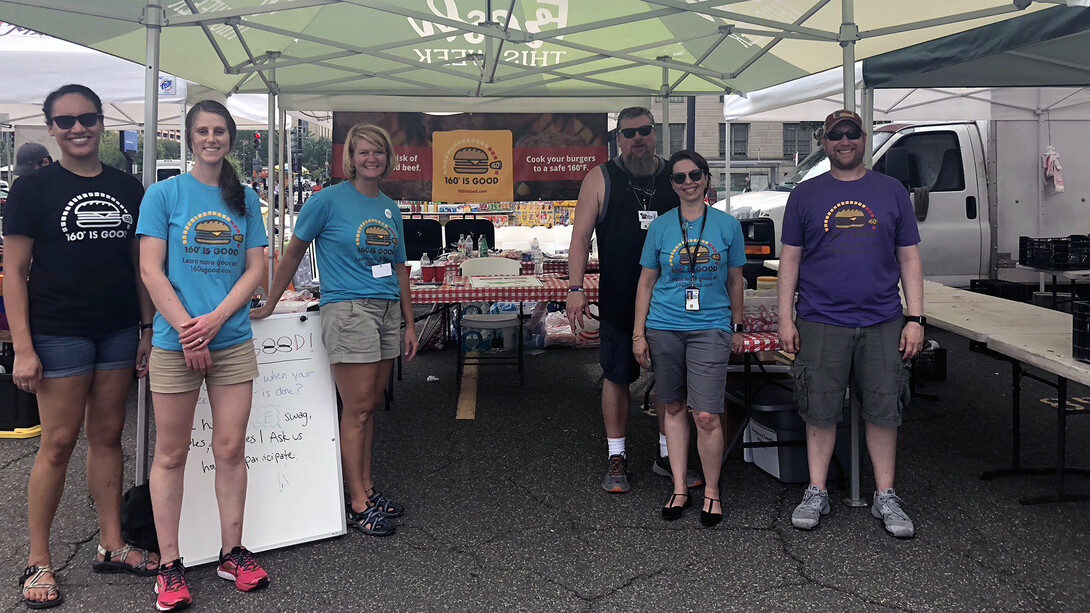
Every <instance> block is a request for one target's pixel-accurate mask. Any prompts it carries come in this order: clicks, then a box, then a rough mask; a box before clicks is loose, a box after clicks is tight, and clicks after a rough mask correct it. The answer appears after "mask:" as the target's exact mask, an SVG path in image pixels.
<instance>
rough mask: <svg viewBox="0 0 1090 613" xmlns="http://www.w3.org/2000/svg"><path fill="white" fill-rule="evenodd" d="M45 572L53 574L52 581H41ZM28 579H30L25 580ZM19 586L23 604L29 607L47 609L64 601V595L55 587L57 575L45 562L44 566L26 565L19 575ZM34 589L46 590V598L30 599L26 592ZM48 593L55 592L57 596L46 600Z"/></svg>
mask: <svg viewBox="0 0 1090 613" xmlns="http://www.w3.org/2000/svg"><path fill="white" fill-rule="evenodd" d="M46 573H50V574H52V575H53V581H43V580H42V576H43V575H45V574H46ZM27 579H30V581H27ZM19 586H20V587H21V588H22V590H23V604H25V605H26V606H27V607H28V608H31V609H49V608H51V607H55V606H57V605H59V604H60V603H62V602H64V595H63V594H61V591H60V590H58V589H57V575H56V573H54V572H53V566H52V565H50V564H46V565H45V566H27V567H26V570H24V571H23V574H22V576H20V577H19ZM34 589H45V590H47V592H46V594H45V596H46V598H47V600H31V599H30V598H28V597H27V592H28V591H29V590H34ZM50 594H56V595H57V597H56V598H54V599H53V600H48V598H49V596H50Z"/></svg>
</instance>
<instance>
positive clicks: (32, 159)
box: [15, 143, 52, 176]
mask: <svg viewBox="0 0 1090 613" xmlns="http://www.w3.org/2000/svg"><path fill="white" fill-rule="evenodd" d="M47 157H49V150H48V149H46V148H45V146H44V145H41V144H39V143H23V146H22V147H19V151H17V152H16V153H15V174H17V175H19V176H23V175H29V174H30V173H32V172H34V171H35V170H37V169H38V162H41V161H42V158H47ZM50 159H52V158H50Z"/></svg>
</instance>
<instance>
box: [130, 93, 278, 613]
mask: <svg viewBox="0 0 1090 613" xmlns="http://www.w3.org/2000/svg"><path fill="white" fill-rule="evenodd" d="M235 134H236V130H235V122H234V119H232V118H231V114H230V113H228V112H227V109H226V108H225V107H224V106H223V105H222V104H220V103H218V102H214V101H212V100H203V101H201V102H198V103H197V104H195V105H194V106H193V109H192V110H191V111H190V112H189V114H188V115H187V116H186V121H185V137H186V141H187V142H188V143H189V147H190V150H191V151H192V152H193V161H194V164H193V169H192V170H191V171H190V172H187V173H185V174H181V175H177V176H174V177H171V178H170V179H167V180H165V181H160V182H158V183H156V184H154V185H152V186H151V187H150V188H149V189H148V192H147V194H146V195H145V196H144V201H143V203H142V205H141V215H140V221H139V222H138V223H137V227H136V232H137V234H139V235H140V274H141V277H142V278H143V280H144V284H145V285H146V286H147V288H148V293H150V294H151V298H152V301H153V302H155V307H156V308H157V309H158V313H156V314H155V322H154V332H155V334H154V336H153V337H152V350H151V361H150V367H149V368H150V386H151V393H152V401H153V403H154V405H155V432H156V437H155V459H154V461H153V462H152V465H151V472H150V475H149V483H150V488H151V500H152V506H153V507H154V509H155V529H156V532H157V533H158V536H159V549H160V551H161V552H162V558H163V560H169V563H165V564H163V565H161V566H160V567H159V578H158V580H157V583H156V593H157V594H158V598H157V600H156V603H155V605H156V607H157V608H158V609H159V610H160V611H171V610H174V609H179V608H184V607H186V606H188V605H189V604H191V603H192V602H193V599H192V597H191V596H190V593H189V588H188V587H187V585H186V581H185V568H184V567H183V566H182V561H181V559H180V558H179V553H178V551H179V549H178V523H179V521H180V518H181V513H182V484H183V478H184V476H185V465H186V458H187V456H188V453H189V444H190V434H192V432H191V430H192V428H193V414H194V411H195V409H196V406H197V398H198V396H199V395H200V390H201V384H202V383H204V384H207V387H208V401H209V404H210V405H211V409H212V421H213V425H214V427H215V435H214V436H213V438H212V455H213V457H214V458H215V463H216V501H217V503H218V506H219V513H220V526H221V530H220V539H221V544H222V547H223V548H222V549H221V550H220V561H219V562H220V563H219V567H218V568H217V574H218V575H219V576H220V577H222V578H224V579H229V580H231V581H233V582H234V584H235V587H236V588H238V589H239V590H241V591H244V592H248V591H250V590H254V589H257V588H260V587H264V586H265V585H267V584H268V583H269V577H268V575H267V574H266V573H265V571H264V570H263V569H262V568H261V567H260V566H258V565H257V562H256V561H255V560H254V557H253V555H252V554H251V553H250V552H249V551H248V550H247V549H246V548H245V547H243V546H242V519H243V515H244V512H245V506H246V461H245V451H246V425H247V423H248V422H249V420H250V406H251V401H252V399H253V380H254V379H255V378H256V377H257V375H258V370H257V357H256V355H255V354H254V349H253V340H252V339H253V332H252V331H251V329H250V320H249V317H248V309H247V308H246V307H247V306H248V305H249V302H250V297H251V296H252V295H253V293H254V290H256V289H257V285H258V283H259V282H260V280H261V274H262V272H263V270H264V267H263V261H262V260H263V254H264V247H265V246H266V245H267V244H268V241H267V240H266V236H265V228H264V226H263V225H262V223H261V207H260V202H259V201H258V198H257V194H256V193H254V191H253V190H252V189H250V188H248V187H243V186H242V184H241V183H240V182H239V179H238V175H236V174H235V170H234V168H233V167H232V166H231V164H230V163H229V162H227V160H226V159H225V158H226V157H227V154H228V153H229V152H230V151H231V147H232V145H234V142H235Z"/></svg>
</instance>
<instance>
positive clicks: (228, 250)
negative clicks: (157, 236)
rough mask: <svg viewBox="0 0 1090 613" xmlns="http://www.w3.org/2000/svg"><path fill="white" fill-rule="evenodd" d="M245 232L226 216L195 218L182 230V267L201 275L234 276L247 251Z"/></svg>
mask: <svg viewBox="0 0 1090 613" xmlns="http://www.w3.org/2000/svg"><path fill="white" fill-rule="evenodd" d="M243 238H244V237H243V235H242V231H241V230H239V228H238V226H236V225H235V222H234V221H232V220H231V218H230V217H228V216H227V215H224V214H223V213H217V212H215V211H205V212H203V213H198V214H197V215H194V216H193V217H192V218H191V219H190V220H189V222H188V223H187V224H186V225H185V228H183V229H182V246H183V247H184V248H185V255H184V256H182V263H183V264H185V265H187V266H189V267H190V269H191V270H193V271H194V272H198V273H201V274H225V273H231V272H232V271H233V269H234V268H236V267H237V266H239V265H240V264H241V263H242V262H243V259H242V258H240V257H239V256H240V255H242V253H243V251H245V249H244V248H243V247H242V243H243Z"/></svg>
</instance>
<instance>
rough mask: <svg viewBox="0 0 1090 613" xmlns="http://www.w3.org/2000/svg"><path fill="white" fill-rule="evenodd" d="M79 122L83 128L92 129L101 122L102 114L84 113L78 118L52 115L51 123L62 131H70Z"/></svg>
mask: <svg viewBox="0 0 1090 613" xmlns="http://www.w3.org/2000/svg"><path fill="white" fill-rule="evenodd" d="M77 121H79V122H80V123H81V124H83V127H85V128H93V127H95V125H96V124H98V122H99V121H102V113H84V114H82V115H80V116H78V117H74V116H72V115H54V116H53V123H54V124H55V125H56V126H57V127H58V128H60V129H62V130H70V129H71V128H72V126H74V125H76V122H77Z"/></svg>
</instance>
